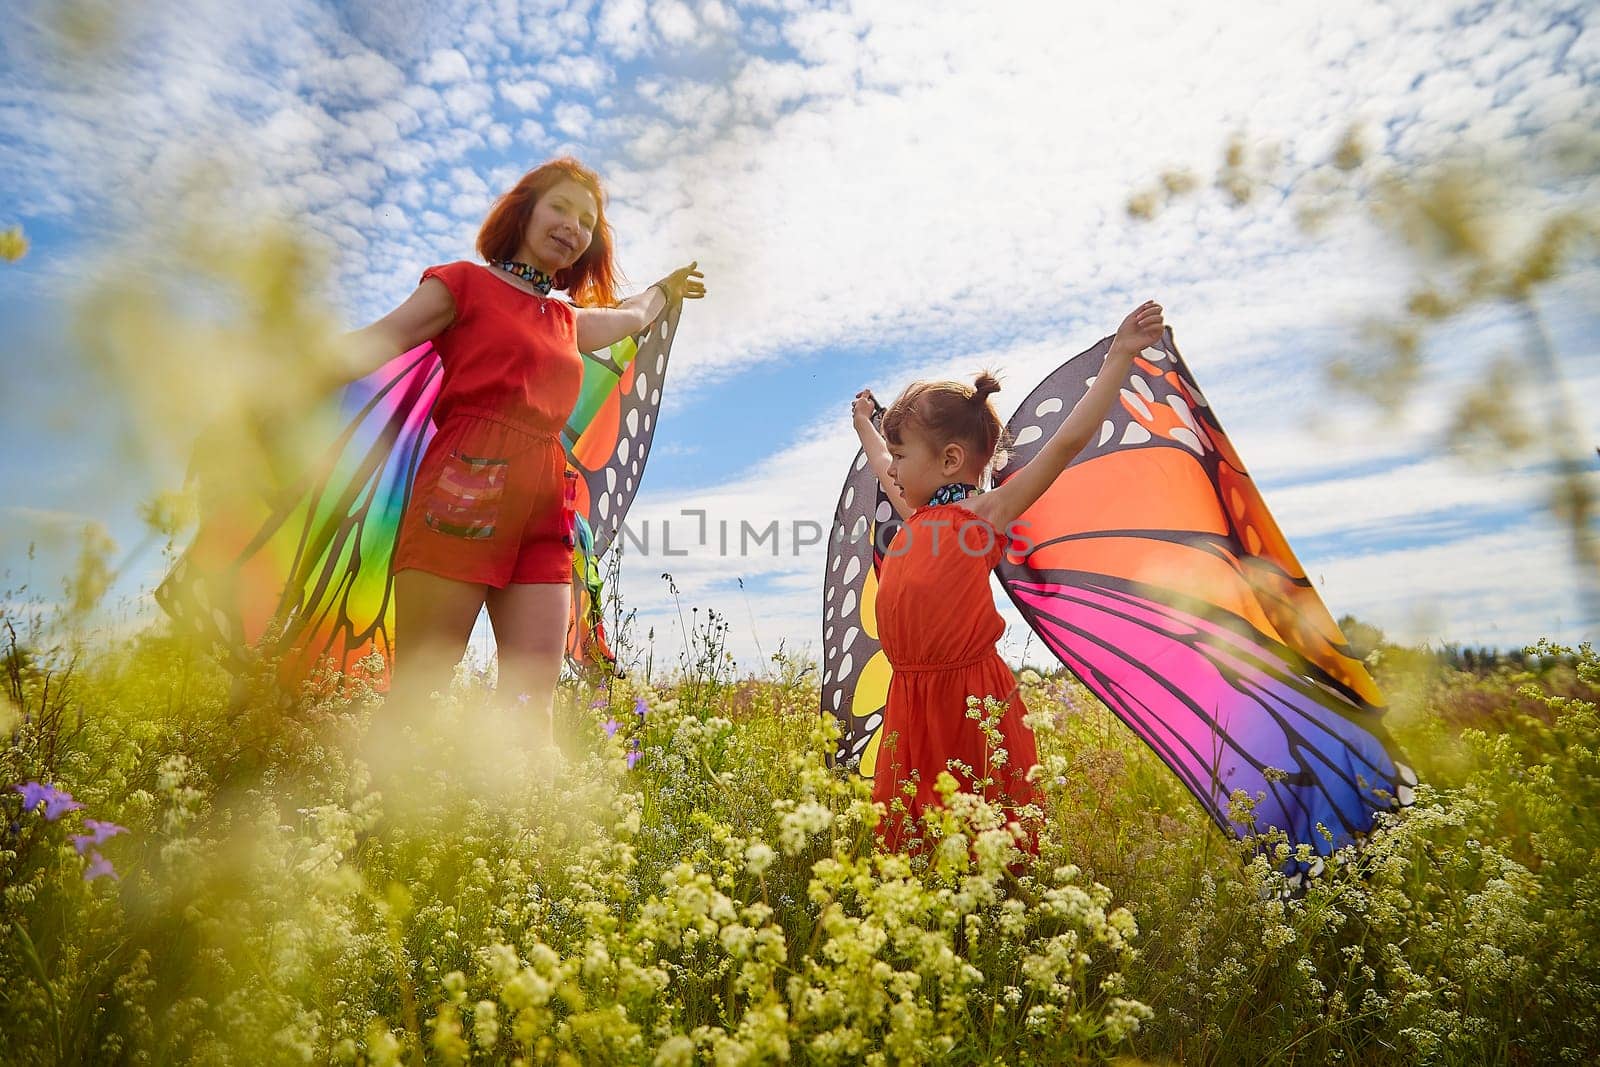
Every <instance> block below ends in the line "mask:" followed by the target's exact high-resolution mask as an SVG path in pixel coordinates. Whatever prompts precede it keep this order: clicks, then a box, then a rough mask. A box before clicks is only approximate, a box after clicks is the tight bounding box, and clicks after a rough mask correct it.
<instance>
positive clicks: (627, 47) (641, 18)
mask: <svg viewBox="0 0 1600 1067" xmlns="http://www.w3.org/2000/svg"><path fill="white" fill-rule="evenodd" d="M595 36H596V38H597V39H598V40H599V42H600V43H601V44H603V45H606V46H608V47H610V48H611V49H612V50H613V51H614V52H616V54H617V56H618V58H620V59H632V58H634V57H635V56H637V55H638V54H639V53H640V52H642V51H644V50H645V47H646V46H647V44H648V42H649V34H648V21H647V15H646V11H645V5H644V0H610V2H609V3H606V4H604V5H602V7H601V9H600V21H599V24H598V26H597V29H596V33H595Z"/></svg>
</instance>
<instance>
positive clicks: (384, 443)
mask: <svg viewBox="0 0 1600 1067" xmlns="http://www.w3.org/2000/svg"><path fill="white" fill-rule="evenodd" d="M440 370H441V367H440V364H439V357H438V354H437V353H435V352H434V350H433V346H432V345H431V344H423V345H420V346H418V347H417V348H414V349H412V350H411V351H409V352H406V353H404V354H402V355H400V356H397V357H395V358H394V359H392V360H390V361H389V362H388V363H386V364H384V366H382V367H381V368H379V369H378V370H377V371H375V372H373V373H372V374H370V375H368V376H367V377H365V378H363V379H361V380H360V381H357V382H356V383H354V384H353V385H351V386H349V387H348V388H347V389H346V390H345V391H344V393H343V394H342V396H341V397H340V398H339V400H338V402H337V403H338V408H339V414H338V418H339V420H340V422H341V423H342V429H341V430H340V431H339V433H338V435H337V437H336V439H335V440H334V441H333V443H332V444H331V445H330V447H329V448H328V449H327V450H326V451H325V452H324V453H323V455H322V458H321V459H320V460H319V462H318V463H317V465H316V467H315V468H314V469H313V471H312V472H311V474H310V475H309V476H307V477H306V478H305V479H303V480H302V481H301V482H300V483H298V485H296V486H295V487H293V488H291V489H288V490H286V491H284V492H282V493H276V494H274V493H271V492H265V491H252V490H248V489H246V490H243V491H241V490H238V489H237V488H235V487H229V488H228V489H227V490H225V491H224V492H222V493H221V494H218V493H216V492H209V493H208V490H207V487H206V486H204V485H202V493H203V494H207V495H210V496H212V497H213V500H214V503H213V506H210V507H205V508H203V515H202V519H201V523H200V528H199V530H198V531H197V533H196V535H195V540H194V542H193V544H192V545H191V546H190V547H189V549H188V551H186V552H185V553H184V555H183V556H182V557H181V558H180V559H179V561H178V564H177V565H176V566H175V567H174V568H173V571H172V573H171V574H169V575H168V576H167V578H166V580H165V581H163V582H162V584H161V586H160V587H159V588H158V589H157V590H156V599H157V601H158V602H159V603H160V604H161V605H162V607H163V608H165V609H166V611H167V612H168V614H169V615H171V616H172V618H173V619H174V620H175V621H176V622H177V624H178V625H179V626H180V628H182V629H185V630H187V631H189V632H191V633H193V634H196V635H197V636H199V637H201V638H202V639H204V640H206V641H207V642H208V643H209V644H210V645H211V646H213V647H214V648H215V649H216V650H217V651H218V652H219V654H220V655H221V656H222V657H223V659H224V662H225V663H228V664H229V665H230V666H233V667H235V668H237V667H240V666H242V665H243V664H244V663H245V662H246V659H247V657H246V655H245V653H244V650H245V649H247V648H259V649H261V650H262V651H263V652H266V653H268V654H270V655H274V656H276V657H279V658H280V662H281V670H282V672H283V676H284V677H285V678H286V679H287V678H303V677H305V676H306V675H308V674H309V673H310V672H311V670H312V669H313V668H315V667H316V666H318V665H320V664H328V665H330V666H332V667H334V668H336V669H338V670H340V671H349V670H350V669H351V668H352V667H353V666H354V665H355V663H356V662H357V661H359V660H361V659H362V658H364V657H365V656H366V655H367V654H368V653H370V652H372V651H377V652H379V653H380V654H381V655H383V657H384V658H385V660H388V659H389V658H390V657H391V656H392V655H393V637H392V635H393V627H394V586H393V579H392V576H391V574H390V564H391V562H392V559H393V555H394V546H395V540H396V537H397V535H398V532H399V529H400V520H401V518H402V516H404V514H405V508H406V503H407V500H408V499H409V496H410V492H411V483H412V479H413V477H414V476H415V473H416V468H417V464H418V462H419V461H420V460H421V458H422V454H423V452H424V451H425V450H426V448H427V445H428V441H429V440H431V438H432V436H433V426H432V424H431V423H430V421H429V416H430V414H431V412H432V410H433V404H434V401H435V400H436V399H437V398H438V395H439V386H440ZM213 489H214V487H213ZM219 497H220V498H219Z"/></svg>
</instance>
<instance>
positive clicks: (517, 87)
mask: <svg viewBox="0 0 1600 1067" xmlns="http://www.w3.org/2000/svg"><path fill="white" fill-rule="evenodd" d="M495 88H496V89H497V90H499V92H500V95H501V96H502V97H504V98H505V100H506V102H507V103H509V104H510V105H511V106H512V107H514V108H517V109H518V110H521V111H538V110H539V109H540V107H541V106H543V104H544V102H545V101H546V100H547V99H549V97H550V87H549V86H548V85H546V84H545V83H544V82H540V81H534V80H533V79H531V78H529V79H525V80H523V81H515V82H507V83H504V84H501V85H497V86H495Z"/></svg>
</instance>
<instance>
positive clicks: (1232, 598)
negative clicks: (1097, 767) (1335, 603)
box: [997, 331, 1416, 866]
mask: <svg viewBox="0 0 1600 1067" xmlns="http://www.w3.org/2000/svg"><path fill="white" fill-rule="evenodd" d="M1109 346H1110V338H1107V339H1105V340H1103V341H1101V342H1100V343H1099V344H1098V345H1096V346H1095V347H1094V348H1091V349H1090V350H1088V351H1087V352H1084V353H1082V354H1080V355H1079V356H1078V357H1076V358H1074V359H1072V360H1069V361H1068V362H1067V363H1065V364H1064V365H1063V366H1061V367H1060V368H1058V369H1057V370H1056V371H1055V372H1054V373H1053V374H1051V375H1050V376H1049V377H1048V378H1047V379H1046V380H1045V381H1044V382H1043V383H1042V384H1041V385H1040V386H1039V387H1038V388H1036V389H1035V390H1034V391H1033V392H1032V393H1031V394H1030V395H1029V396H1028V398H1027V399H1026V400H1025V401H1023V403H1022V405H1021V407H1019V408H1018V410H1017V414H1016V415H1014V416H1013V417H1012V420H1011V423H1010V425H1009V427H1008V429H1009V430H1010V432H1011V434H1012V437H1013V439H1014V441H1015V442H1016V445H1015V447H1014V450H1013V454H1012V457H1011V459H1010V461H1009V463H1008V467H1010V468H1011V469H1013V470H1016V469H1020V468H1021V467H1022V466H1023V465H1025V464H1026V463H1027V462H1028V460H1030V459H1032V458H1033V456H1034V455H1035V454H1036V453H1037V451H1038V449H1039V447H1040V446H1041V445H1042V443H1043V442H1044V441H1047V440H1049V438H1050V436H1051V434H1052V433H1054V431H1055V429H1056V427H1058V426H1059V425H1060V424H1061V422H1062V421H1063V420H1064V419H1065V417H1066V415H1067V413H1068V412H1070V411H1071V408H1072V405H1073V404H1075V403H1076V401H1077V399H1078V398H1079V397H1081V396H1082V395H1083V393H1084V392H1085V390H1086V389H1087V388H1088V386H1089V383H1090V382H1091V381H1092V375H1093V374H1094V372H1095V371H1097V370H1098V369H1099V367H1100V366H1101V363H1102V360H1103V357H1104V355H1105V352H1106V351H1107V349H1108V348H1109ZM1002 480H1003V473H1002ZM1020 522H1021V523H1022V524H1024V525H1023V526H1022V527H1021V530H1020V533H1021V535H1022V538H1021V540H1020V543H1018V544H1016V545H1014V546H1013V548H1012V550H1011V551H1009V552H1008V553H1007V555H1006V557H1005V558H1004V559H1002V561H1001V563H1000V566H999V567H998V568H997V573H998V574H999V577H1000V582H1001V585H1002V587H1003V588H1004V589H1005V590H1006V592H1007V593H1008V594H1009V595H1010V596H1011V598H1012V600H1013V601H1014V602H1015V603H1016V605H1017V607H1018V609H1019V610H1020V611H1021V613H1022V615H1023V618H1024V619H1026V620H1027V622H1028V624H1029V625H1030V626H1031V627H1032V628H1033V630H1034V632H1035V633H1037V634H1038V635H1039V636H1040V638H1041V639H1043V640H1044V642H1045V643H1046V644H1047V645H1048V646H1049V647H1050V648H1051V650H1052V651H1054V652H1055V653H1056V655H1057V656H1058V657H1059V658H1060V659H1061V661H1062V663H1063V664H1065V665H1066V666H1067V667H1068V668H1069V669H1070V670H1072V672H1073V673H1074V674H1076V675H1077V676H1078V678H1079V679H1080V680H1081V681H1082V682H1083V683H1084V684H1085V685H1086V686H1088V687H1089V688H1090V689H1091V690H1092V691H1093V692H1094V693H1095V695H1096V696H1098V697H1099V698H1100V699H1101V700H1102V701H1103V702H1104V703H1105V704H1106V705H1107V706H1108V707H1110V708H1111V709H1112V710H1113V711H1114V712H1116V713H1117V715H1118V716H1119V717H1121V718H1122V719H1123V721H1124V722H1126V723H1127V724H1128V725H1129V726H1130V727H1131V728H1132V729H1133V730H1134V732H1135V733H1137V734H1138V735H1139V736H1140V737H1141V738H1143V739H1144V740H1145V741H1146V742H1147V743H1148V744H1149V745H1150V746H1151V747H1152V748H1153V749H1154V750H1155V751H1156V752H1157V753H1158V754H1159V755H1160V756H1161V758H1162V759H1163V760H1164V761H1165V762H1166V763H1167V764H1168V765H1169V766H1171V767H1172V769H1173V771H1174V772H1175V773H1176V774H1177V775H1178V777H1179V778H1180V779H1181V780H1182V781H1183V782H1184V784H1185V785H1186V786H1188V788H1189V789H1190V791H1191V792H1193V793H1194V795H1195V796H1196V798H1197V799H1199V801H1200V802H1201V803H1202V804H1203V805H1204V806H1205V808H1206V809H1207V811H1208V812H1210V814H1211V815H1212V817H1213V819H1215V820H1216V822H1217V823H1218V825H1220V826H1222V827H1223V828H1224V829H1226V830H1230V831H1232V832H1235V833H1243V832H1245V831H1246V827H1244V826H1242V825H1240V824H1239V823H1237V822H1234V821H1233V820H1232V819H1231V818H1230V808H1229V805H1230V796H1231V794H1232V793H1233V792H1234V791H1235V790H1243V791H1244V792H1245V793H1246V794H1248V795H1249V796H1250V797H1251V798H1254V797H1256V796H1257V795H1258V794H1261V795H1262V799H1261V800H1260V801H1259V802H1258V803H1257V805H1256V807H1255V809H1254V821H1255V828H1256V829H1257V830H1262V829H1266V828H1268V827H1273V828H1278V829H1281V830H1283V831H1285V832H1286V833H1287V834H1288V835H1289V838H1290V840H1291V841H1293V842H1294V843H1296V844H1300V843H1304V844H1310V845H1311V846H1312V847H1313V849H1314V851H1315V852H1316V853H1318V854H1319V855H1326V854H1327V853H1328V852H1330V851H1332V850H1333V849H1335V848H1338V847H1340V846H1342V845H1345V844H1349V843H1351V842H1353V841H1355V840H1358V839H1359V838H1360V837H1361V836H1362V835H1364V834H1365V833H1366V832H1367V831H1369V830H1370V829H1371V828H1372V825H1373V822H1374V819H1375V816H1376V815H1377V813H1378V812H1381V811H1387V810H1390V809H1392V808H1393V807H1395V806H1396V805H1397V804H1398V803H1404V802H1407V801H1409V799H1410V793H1411V786H1413V785H1415V783H1416V777H1415V775H1414V774H1413V773H1412V772H1411V770H1410V768H1409V767H1407V766H1406V765H1405V764H1404V763H1403V762H1402V761H1401V760H1400V759H1399V757H1398V755H1397V751H1396V749H1395V748H1394V746H1393V744H1392V742H1390V740H1389V739H1388V736H1387V734H1386V732H1385V731H1384V730H1383V727H1382V725H1381V715H1382V706H1381V697H1380V695H1379V693H1378V690H1377V686H1376V685H1375V684H1374V683H1373V681H1372V678H1371V676H1370V675H1369V674H1368V673H1367V671H1366V667H1365V665H1364V664H1363V663H1362V662H1361V661H1360V660H1359V659H1357V658H1355V656H1354V655H1353V654H1352V653H1351V652H1350V649H1349V647H1348V645H1347V644H1346V642H1345V640H1344V636H1343V634H1341V633H1340V631H1339V627H1338V625H1337V624H1336V623H1335V622H1334V620H1333V617H1332V616H1331V615H1330V614H1329V612H1328V610H1327V608H1326V607H1325V606H1324V605H1323V604H1322V601H1321V598H1320V597H1318V596H1317V594H1316V591H1315V589H1313V588H1312V586H1311V583H1310V582H1309V581H1308V580H1307V578H1306V575H1305V572H1304V570H1303V569H1302V568H1301V566H1300V564H1299V562H1298V561H1297V560H1296V559H1295V558H1294V554H1293V553H1292V552H1291V551H1290V549H1289V546H1288V542H1287V541H1286V540H1285V539H1284V537H1283V535H1282V533H1281V531H1279V529H1278V527H1277V524H1276V523H1275V522H1274V521H1273V519H1272V516H1271V514H1270V513H1269V512H1268V511H1267V508H1266V504H1265V502H1264V501H1263V500H1262V499H1261V495H1260V493H1259V491H1258V490H1257V489H1256V487H1255V484H1254V482H1253V481H1252V480H1251V479H1250V477H1249V475H1248V474H1247V473H1246V472H1245V469H1244V466H1243V464H1242V463H1241V462H1240V461H1239V458H1238V455H1237V454H1236V453H1235V451H1234V450H1233V447H1232V445H1231V443H1230V442H1229V441H1228V439H1227V436H1226V435H1225V434H1224V433H1223V431H1222V428H1221V426H1220V425H1219V424H1218V422H1217V420H1216V417H1215V415H1214V414H1213V413H1212V412H1211V410H1210V407H1209V405H1208V404H1207V403H1206V401H1205V398H1204V396H1203V395H1202V394H1201V393H1200V391H1199V389H1198V388H1196V387H1195V385H1194V380H1193V377H1192V376H1191V375H1190V373H1189V371H1188V368H1187V366H1186V365H1185V364H1184V362H1183V359H1182V357H1181V356H1180V355H1179V354H1178V351H1177V347H1176V345H1175V344H1174V343H1173V341H1172V337H1171V332H1170V331H1168V333H1167V335H1166V336H1165V337H1164V338H1163V341H1162V343H1161V345H1160V346H1157V347H1152V348H1150V349H1146V350H1145V352H1144V353H1143V355H1142V356H1141V357H1139V358H1138V359H1137V360H1136V361H1135V364H1134V367H1133V370H1132V372H1131V373H1130V376H1129V380H1128V383H1127V385H1126V386H1125V387H1124V388H1123V390H1122V393H1121V398H1120V403H1119V404H1117V405H1115V406H1114V410H1113V412H1112V414H1111V416H1110V417H1108V418H1107V419H1106V420H1105V421H1104V423H1103V424H1102V426H1101V428H1100V432H1099V434H1098V436H1097V439H1096V440H1095V441H1093V442H1092V443H1091V444H1090V445H1089V447H1087V448H1085V449H1084V451H1083V452H1082V453H1080V454H1079V456H1078V457H1077V458H1076V459H1075V460H1074V462H1073V463H1072V464H1071V465H1070V466H1069V467H1068V468H1067V470H1066V471H1064V472H1063V473H1062V474H1061V475H1060V477H1058V478H1057V479H1056V481H1055V482H1054V484H1052V485H1051V487H1050V489H1049V490H1048V491H1047V492H1046V493H1045V495H1044V496H1043V497H1041V498H1040V499H1039V501H1038V502H1037V503H1036V504H1035V505H1034V506H1033V507H1032V508H1030V509H1029V510H1028V512H1027V513H1025V514H1024V515H1023V516H1022V518H1021V520H1020ZM1319 827H1326V829H1327V831H1328V832H1329V834H1330V836H1331V840H1329V839H1328V838H1327V837H1324V836H1323V834H1322V833H1321V832H1320V831H1319V829H1318V828H1319ZM1291 866H1295V865H1293V864H1291Z"/></svg>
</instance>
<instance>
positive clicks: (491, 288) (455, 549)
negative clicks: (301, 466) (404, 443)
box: [394, 261, 583, 588]
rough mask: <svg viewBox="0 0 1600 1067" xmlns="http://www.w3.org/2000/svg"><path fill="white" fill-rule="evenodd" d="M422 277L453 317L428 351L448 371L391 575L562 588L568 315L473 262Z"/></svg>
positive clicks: (562, 305)
mask: <svg viewBox="0 0 1600 1067" xmlns="http://www.w3.org/2000/svg"><path fill="white" fill-rule="evenodd" d="M422 277H423V279H424V280H426V279H428V278H438V279H439V280H440V281H441V282H443V283H444V285H445V287H446V288H447V289H449V290H450V295H451V297H453V298H454V300H455V305H456V314H455V319H454V320H452V322H451V323H450V325H449V326H448V327H447V328H446V329H445V330H444V332H443V333H441V334H439V336H438V337H436V338H434V340H433V347H434V349H435V350H436V351H437V352H438V353H439V359H440V361H441V363H442V364H443V368H444V381H443V384H442V385H441V387H440V392H439V399H438V402H437V403H436V404H435V406H434V409H433V422H434V425H435V426H437V427H438V433H437V434H435V435H434V438H433V441H432V443H430V444H429V445H428V451H427V453H426V454H425V455H424V456H423V457H422V463H421V464H420V465H419V466H418V468H417V476H416V480H415V482H414V484H413V485H412V489H411V500H410V503H409V504H408V505H407V507H406V513H405V518H404V519H403V520H402V521H401V524H400V540H399V544H398V545H397V547H396V549H395V560H394V569H395V570H396V571H402V570H406V569H407V568H415V569H416V570H421V571H427V572H428V573H429V574H437V575H439V576H440V577H442V578H453V579H455V580H456V581H460V582H473V583H477V584H483V585H488V586H493V587H495V588H501V587H504V586H506V585H509V584H511V583H513V582H516V583H525V584H534V583H544V584H557V583H566V582H569V581H571V579H572V549H571V548H570V547H568V544H567V541H566V536H567V525H566V519H565V515H564V514H563V503H564V500H563V488H564V481H565V479H564V474H565V471H566V454H565V452H564V451H563V449H562V447H561V438H560V433H561V429H562V427H564V426H565V425H566V422H567V419H568V418H569V417H570V416H571V415H572V408H573V406H574V405H575V404H576V403H577V402H578V393H579V390H580V388H581V387H582V385H583V357H582V356H580V355H579V354H578V334H577V319H576V317H575V313H574V311H573V309H572V307H571V306H570V305H568V304H567V303H566V302H565V301H563V300H560V299H553V298H548V297H540V296H537V295H534V294H532V293H529V292H527V291H525V290H523V289H520V288H518V287H517V286H515V285H513V284H512V283H511V282H510V281H509V280H507V279H503V278H500V277H498V276H497V275H496V274H495V272H494V268H492V267H486V266H483V265H482V264H478V263H467V262H464V261H463V262H456V263H448V264H445V265H444V266H442V267H429V268H428V269H427V270H425V271H423V273H422Z"/></svg>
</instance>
